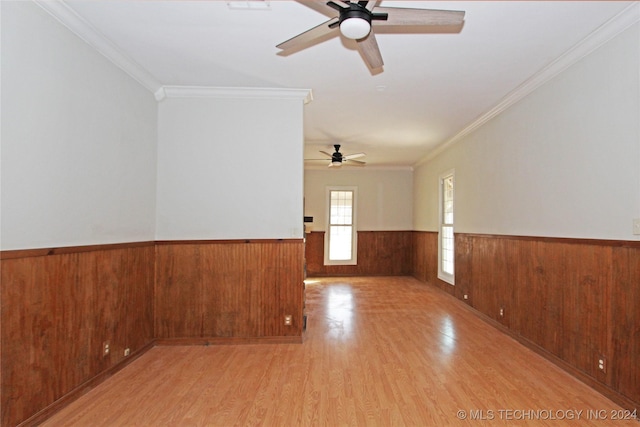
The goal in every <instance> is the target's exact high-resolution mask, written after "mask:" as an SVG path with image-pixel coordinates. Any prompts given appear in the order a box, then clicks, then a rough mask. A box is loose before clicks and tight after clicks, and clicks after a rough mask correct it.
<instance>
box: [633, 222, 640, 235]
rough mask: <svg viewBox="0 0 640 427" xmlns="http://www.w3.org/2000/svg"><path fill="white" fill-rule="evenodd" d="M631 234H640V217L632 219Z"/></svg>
mask: <svg viewBox="0 0 640 427" xmlns="http://www.w3.org/2000/svg"><path fill="white" fill-rule="evenodd" d="M633 234H635V235H640V218H634V219H633Z"/></svg>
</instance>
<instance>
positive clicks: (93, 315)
mask: <svg viewBox="0 0 640 427" xmlns="http://www.w3.org/2000/svg"><path fill="white" fill-rule="evenodd" d="M1 258H2V259H1V261H0V270H1V284H2V286H1V295H0V298H1V301H2V312H1V318H0V322H1V324H2V331H1V349H2V353H1V355H0V359H1V368H2V370H1V375H2V387H1V389H0V393H1V394H2V396H1V399H2V423H1V425H2V426H3V427H9V426H16V425H19V424H20V423H22V422H25V421H26V420H28V419H30V420H31V422H32V423H36V422H37V419H38V418H37V415H38V414H39V413H40V414H41V413H43V412H46V411H47V409H49V410H52V408H53V407H55V406H60V405H61V402H62V401H64V400H65V399H69V398H70V396H74V395H75V396H77V395H78V394H81V393H82V392H83V390H84V389H85V388H86V387H88V386H89V385H90V384H91V382H92V380H94V379H95V378H97V377H99V376H100V375H103V374H104V373H107V372H110V371H112V370H113V369H114V367H116V366H117V365H122V364H124V363H126V361H125V360H124V359H125V356H124V350H125V348H129V349H130V352H131V353H130V356H129V357H128V359H129V360H130V359H132V358H133V357H135V355H136V354H138V353H140V352H142V351H144V349H145V348H148V346H149V345H150V343H151V342H152V340H153V306H152V304H151V303H150V302H151V301H152V300H153V265H154V243H153V242H145V243H133V244H118V245H100V246H84V247H74V248H58V249H34V250H25V251H4V252H2V256H1ZM105 342H108V343H109V353H108V354H106V355H105V354H103V347H104V343H105ZM34 417H35V418H34Z"/></svg>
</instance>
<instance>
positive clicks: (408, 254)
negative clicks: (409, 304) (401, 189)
mask: <svg viewBox="0 0 640 427" xmlns="http://www.w3.org/2000/svg"><path fill="white" fill-rule="evenodd" d="M324 235H325V233H324V232H312V233H309V234H307V238H306V254H305V257H306V263H307V274H308V275H309V276H404V275H410V274H411V271H412V266H413V249H412V248H413V232H411V231H360V232H358V249H357V250H358V264H357V265H324Z"/></svg>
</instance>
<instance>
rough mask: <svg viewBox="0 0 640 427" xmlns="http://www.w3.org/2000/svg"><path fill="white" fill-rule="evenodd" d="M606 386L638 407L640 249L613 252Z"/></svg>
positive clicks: (639, 389)
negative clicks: (609, 386) (635, 403)
mask: <svg viewBox="0 0 640 427" xmlns="http://www.w3.org/2000/svg"><path fill="white" fill-rule="evenodd" d="M612 257H613V263H612V269H613V280H612V284H611V296H610V309H609V316H610V321H609V324H610V325H611V331H610V333H609V339H610V344H609V348H610V356H609V358H608V359H607V362H608V364H609V374H610V381H611V382H610V385H611V387H613V388H614V389H615V390H618V391H620V393H622V394H624V395H625V396H628V397H629V398H630V399H632V400H633V401H634V402H639V405H638V406H640V249H639V248H613V254H612Z"/></svg>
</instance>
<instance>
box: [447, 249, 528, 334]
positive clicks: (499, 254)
mask: <svg viewBox="0 0 640 427" xmlns="http://www.w3.org/2000/svg"><path fill="white" fill-rule="evenodd" d="M458 240H463V239H458ZM472 248H473V255H472V261H471V272H470V274H471V277H472V278H473V281H472V282H471V287H472V290H473V292H472V295H473V300H472V305H473V307H475V308H476V309H478V310H479V311H481V312H483V313H485V314H487V315H488V316H489V317H491V318H492V319H494V320H496V321H498V322H500V323H503V324H505V325H509V324H510V320H509V319H510V317H511V313H512V311H513V310H514V309H515V304H514V289H515V288H514V286H513V285H514V283H516V271H517V270H516V268H514V267H515V266H516V265H517V262H518V259H517V255H518V250H517V248H518V246H517V243H516V242H515V241H513V240H496V239H491V238H477V239H474V240H473V243H472ZM456 261H458V260H456ZM459 262H460V264H461V265H460V268H459V271H460V273H461V274H463V271H464V268H465V262H464V260H462V259H461V260H459ZM456 279H457V278H456ZM501 309H502V312H503V314H502V315H500V310H501Z"/></svg>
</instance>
